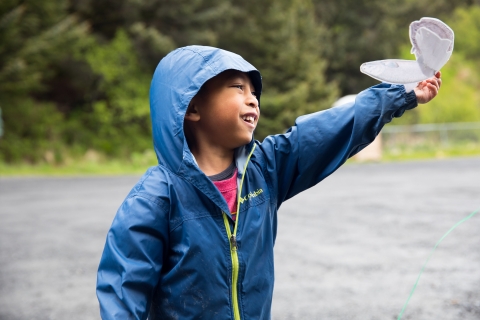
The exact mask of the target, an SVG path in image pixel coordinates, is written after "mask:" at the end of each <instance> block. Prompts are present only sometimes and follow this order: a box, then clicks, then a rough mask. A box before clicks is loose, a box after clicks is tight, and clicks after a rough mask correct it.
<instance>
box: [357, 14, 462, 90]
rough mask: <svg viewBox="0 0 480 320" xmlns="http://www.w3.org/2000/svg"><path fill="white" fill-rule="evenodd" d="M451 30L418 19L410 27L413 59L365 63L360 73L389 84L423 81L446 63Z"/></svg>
mask: <svg viewBox="0 0 480 320" xmlns="http://www.w3.org/2000/svg"><path fill="white" fill-rule="evenodd" d="M453 39H454V33H453V30H452V29H451V28H450V27H449V26H448V25H446V24H445V23H443V22H442V21H440V20H438V19H435V18H421V19H420V20H419V21H414V22H412V23H411V24H410V42H411V43H412V46H413V47H412V51H411V53H413V54H415V57H416V59H417V60H400V59H387V60H378V61H372V62H366V63H364V64H362V65H361V66H360V71H361V72H363V73H365V74H366V75H368V76H370V77H372V78H375V79H377V80H380V81H383V82H387V83H392V84H412V83H415V84H416V83H418V82H420V81H423V80H426V79H428V78H430V77H432V76H434V75H435V73H437V71H439V70H440V69H441V68H442V67H443V66H444V65H445V63H447V61H448V59H450V56H451V55H452V52H453Z"/></svg>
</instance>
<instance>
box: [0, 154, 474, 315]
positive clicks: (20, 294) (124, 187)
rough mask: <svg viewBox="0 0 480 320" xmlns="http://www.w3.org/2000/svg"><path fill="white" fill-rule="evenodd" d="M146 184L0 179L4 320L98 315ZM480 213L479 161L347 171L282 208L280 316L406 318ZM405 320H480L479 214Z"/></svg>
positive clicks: (0, 305) (0, 308)
mask: <svg viewBox="0 0 480 320" xmlns="http://www.w3.org/2000/svg"><path fill="white" fill-rule="evenodd" d="M138 178H139V177H95V178H93V177H92V178H0V319H1V320H17V319H40V320H43V319H82V320H83V319H99V312H98V302H97V300H96V296H95V278H96V269H97V266H98V262H99V259H100V255H101V252H102V250H103V245H104V240H105V235H106V233H107V230H108V228H109V226H110V224H111V221H112V219H113V217H114V215H115V212H116V209H117V208H118V206H119V205H120V203H121V202H122V200H123V198H124V197H125V196H126V194H127V193H128V191H129V190H130V188H131V187H132V186H133V185H134V184H135V182H136V181H137V180H138ZM478 208H480V158H470V159H456V160H442V161H426V162H409V163H390V164H351V165H347V166H344V167H343V168H341V169H340V170H339V171H337V172H336V173H334V174H333V175H332V176H331V177H329V178H327V179H326V180H325V181H323V182H322V183H320V184H319V185H318V186H316V187H314V188H312V189H310V190H307V191H306V192H304V193H302V194H300V195H298V196H297V197H295V198H293V199H291V200H289V201H287V202H286V203H284V204H283V206H282V208H281V209H280V212H279V230H278V238H277V243H276V246H275V254H276V256H275V267H276V283H275V291H274V301H273V307H272V314H273V319H274V320H278V319H332V320H337V319H362V320H364V319H382V320H384V319H397V316H398V314H399V312H400V311H401V309H402V306H403V304H404V303H405V301H406V299H407V297H408V296H409V293H410V291H411V289H412V286H413V285H414V283H415V280H416V279H417V276H418V274H419V272H420V269H421V267H422V265H423V264H424V263H425V261H426V259H427V257H428V256H429V254H430V252H431V251H432V248H433V246H434V245H435V243H436V242H437V241H438V240H439V239H440V238H441V237H442V235H443V234H445V232H447V231H448V230H449V229H450V228H451V227H452V226H453V225H455V224H456V223H457V222H458V221H460V220H461V219H463V218H465V217H466V216H468V215H469V214H470V213H472V212H473V211H475V210H476V209H478ZM402 319H466V320H469V319H477V320H478V319H480V213H479V214H478V215H477V216H474V217H473V218H472V219H470V220H468V221H466V222H465V223H463V224H461V225H460V226H458V228H456V229H455V230H453V231H452V232H451V233H450V234H449V235H448V236H447V237H446V238H445V239H444V240H443V242H442V243H441V244H440V245H439V246H438V248H437V250H436V251H435V252H434V253H433V255H432V257H431V260H430V261H429V263H428V264H427V266H426V268H425V270H424V273H423V275H422V277H421V278H420V281H419V283H418V286H417V289H416V292H415V293H414V295H413V297H412V298H411V300H410V303H409V305H408V307H407V309H406V311H405V313H404V316H403V318H402Z"/></svg>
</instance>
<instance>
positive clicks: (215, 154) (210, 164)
mask: <svg viewBox="0 0 480 320" xmlns="http://www.w3.org/2000/svg"><path fill="white" fill-rule="evenodd" d="M191 151H192V153H193V155H194V156H195V160H196V161H197V164H198V166H199V167H200V170H202V171H203V173H205V175H207V176H212V175H215V174H218V173H220V172H222V171H224V170H225V169H227V168H228V167H229V166H230V165H231V164H232V162H233V156H234V153H235V151H234V150H230V149H224V148H218V147H215V146H209V147H206V148H205V147H204V148H192V149H191Z"/></svg>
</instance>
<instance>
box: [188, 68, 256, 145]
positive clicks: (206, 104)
mask: <svg viewBox="0 0 480 320" xmlns="http://www.w3.org/2000/svg"><path fill="white" fill-rule="evenodd" d="M254 93H255V89H254V87H253V85H252V82H251V81H250V78H249V77H248V75H247V74H245V73H243V72H240V71H236V70H227V71H225V72H222V73H221V74H219V75H217V76H216V77H214V78H212V79H210V80H209V81H208V82H207V83H206V84H205V85H204V86H203V87H202V89H201V91H200V92H199V93H198V94H197V95H196V96H195V97H194V98H193V99H192V102H191V103H190V106H189V108H188V110H187V114H186V115H185V119H186V120H187V121H188V120H193V121H194V123H195V124H194V125H195V127H196V130H195V131H196V132H195V134H196V137H195V140H198V139H203V141H197V143H198V142H200V143H205V142H207V143H209V144H211V145H215V146H218V147H223V148H227V149H231V150H233V149H235V148H238V147H240V146H242V145H245V144H247V143H249V142H250V141H251V140H252V134H253V130H254V129H255V127H256V126H257V123H258V119H259V117H260V109H259V107H258V101H257V98H256V96H255V94H254ZM192 112H193V113H194V114H192Z"/></svg>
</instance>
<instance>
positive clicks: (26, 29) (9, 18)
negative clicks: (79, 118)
mask: <svg viewBox="0 0 480 320" xmlns="http://www.w3.org/2000/svg"><path fill="white" fill-rule="evenodd" d="M67 5H68V1H66V0H45V1H42V2H38V1H33V0H26V1H20V0H4V1H1V2H0V43H1V45H0V106H1V107H2V110H3V113H4V121H5V126H4V130H5V135H4V138H3V139H2V140H1V141H0V157H2V158H3V159H5V160H8V161H15V160H19V159H21V158H27V159H29V160H32V161H36V160H38V158H39V157H40V154H41V153H42V152H43V151H45V150H46V149H47V148H48V147H49V146H48V144H47V143H46V141H47V140H52V141H53V140H54V141H58V140H59V136H58V134H57V133H58V131H59V129H58V128H59V127H61V126H62V122H61V121H58V123H57V122H52V121H51V120H59V119H60V118H61V115H60V114H59V113H58V111H57V110H56V108H55V106H53V105H52V104H51V103H35V102H34V100H33V97H34V95H35V94H39V93H41V92H45V91H47V90H48V86H46V85H45V84H46V82H47V81H48V79H51V78H52V77H53V76H54V72H53V69H52V68H51V66H52V65H54V64H56V63H57V62H58V61H61V60H62V59H64V58H65V57H66V56H68V55H69V54H71V53H72V50H74V49H75V47H76V46H77V45H79V43H80V42H79V40H80V39H82V38H83V37H85V36H86V35H87V31H88V25H87V24H85V23H80V22H79V21H78V19H77V18H76V17H75V16H73V15H67V14H66V8H67ZM49 126H53V127H55V128H49ZM23 145H24V147H22V146H23ZM52 145H53V142H52Z"/></svg>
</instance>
